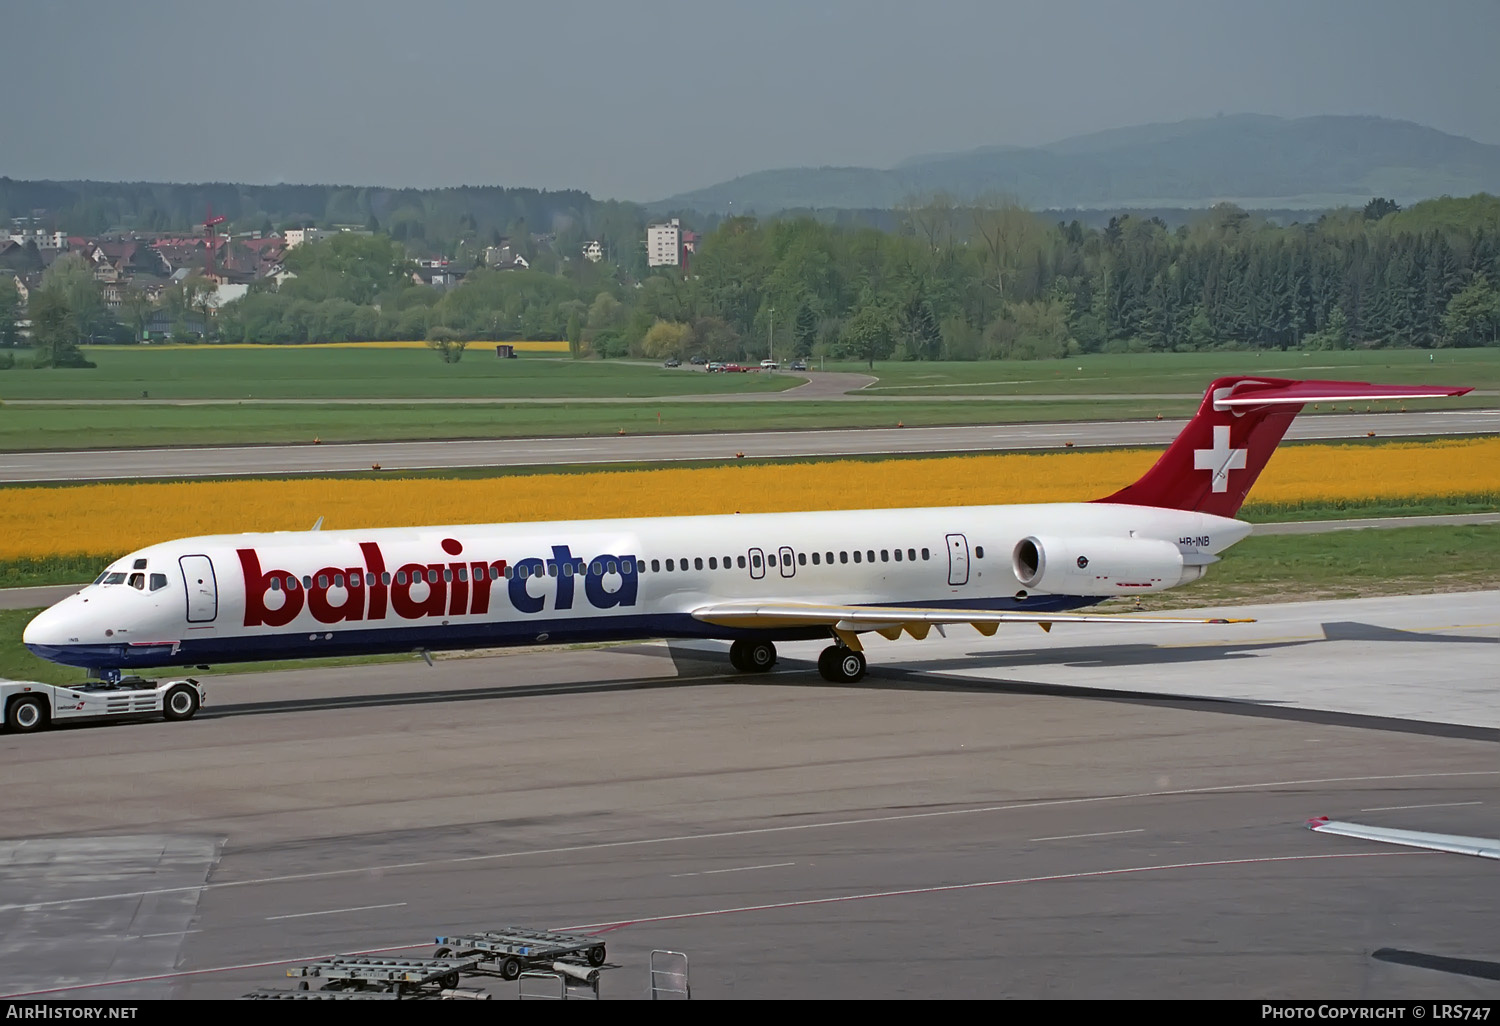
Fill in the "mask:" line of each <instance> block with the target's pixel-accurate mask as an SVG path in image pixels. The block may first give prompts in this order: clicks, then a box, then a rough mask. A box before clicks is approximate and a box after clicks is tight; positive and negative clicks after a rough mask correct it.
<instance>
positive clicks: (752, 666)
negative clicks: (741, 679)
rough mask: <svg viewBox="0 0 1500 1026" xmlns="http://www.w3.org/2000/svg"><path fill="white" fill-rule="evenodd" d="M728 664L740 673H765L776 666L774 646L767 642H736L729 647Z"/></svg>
mask: <svg viewBox="0 0 1500 1026" xmlns="http://www.w3.org/2000/svg"><path fill="white" fill-rule="evenodd" d="M729 662H730V663H731V664H732V665H733V666H734V668H735V669H736V670H739V671H740V672H741V673H765V672H766V671H767V670H769V669H770V668H771V667H773V666H775V665H776V646H775V645H773V644H771V643H770V642H769V641H744V640H740V641H736V642H735V643H734V644H732V645H730V646H729Z"/></svg>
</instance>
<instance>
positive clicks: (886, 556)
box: [880, 549, 891, 563]
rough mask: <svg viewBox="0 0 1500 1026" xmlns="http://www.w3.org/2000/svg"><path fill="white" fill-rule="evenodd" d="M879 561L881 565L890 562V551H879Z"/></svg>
mask: <svg viewBox="0 0 1500 1026" xmlns="http://www.w3.org/2000/svg"><path fill="white" fill-rule="evenodd" d="M880 561H881V562H882V563H889V562H890V561H891V550H890V549H881V550H880Z"/></svg>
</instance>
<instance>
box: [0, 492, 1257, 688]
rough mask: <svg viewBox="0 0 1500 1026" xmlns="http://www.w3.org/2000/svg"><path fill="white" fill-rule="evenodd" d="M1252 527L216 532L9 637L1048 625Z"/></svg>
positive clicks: (310, 642) (1199, 568)
mask: <svg viewBox="0 0 1500 1026" xmlns="http://www.w3.org/2000/svg"><path fill="white" fill-rule="evenodd" d="M1249 533H1250V525H1248V524H1245V523H1243V522H1241V521H1237V520H1232V519H1228V518H1224V517H1217V516H1212V515H1209V514H1204V513H1195V512H1184V511H1180V510H1171V509H1159V508H1153V507H1144V506H1125V505H1115V504H1106V503H1058V504H1048V505H1019V506H955V507H936V508H923V509H906V510H857V511H832V512H810V513H767V514H749V515H740V514H733V515H720V516H697V517H660V518H642V519H628V520H584V521H557V522H548V523H522V524H475V525H454V526H447V527H421V528H388V529H378V530H368V531H309V532H301V533H275V534H242V535H216V536H209V537H200V538H189V539H183V540H180V541H173V542H168V543H163V544H160V545H154V546H151V547H149V548H146V549H142V550H140V551H138V552H134V553H131V554H130V555H128V556H126V557H124V558H123V559H120V560H117V561H116V562H115V563H114V564H112V565H111V566H110V567H109V569H108V570H106V571H105V573H104V574H102V575H101V576H100V579H99V580H98V581H96V582H95V583H94V584H93V585H90V586H89V587H87V588H84V589H83V590H82V591H80V592H79V593H78V594H76V595H73V596H70V597H69V598H67V599H65V600H63V601H62V602H60V603H58V604H57V605H56V606H53V607H52V608H51V609H49V610H47V611H45V612H44V613H42V614H41V615H39V616H38V617H37V618H36V619H35V620H33V621H32V622H31V624H30V625H29V626H28V627H27V629H26V633H25V642H26V644H27V646H28V647H30V648H31V649H32V651H34V652H36V653H37V654H39V655H42V656H43V657H45V658H48V659H52V660H54V661H57V662H63V663H69V664H72V665H78V666H88V667H94V668H99V667H134V666H162V665H183V664H192V663H209V662H227V661H239V660H255V659H271V658H277V659H280V658H298V657H310V656H319V655H347V654H355V653H363V652H391V651H411V650H421V649H432V650H440V649H456V648H479V647H491V646H500V645H521V644H532V643H537V642H548V641H584V640H609V639H623V638H644V637H721V638H731V637H751V636H754V637H765V638H768V639H771V638H798V637H812V636H818V637H826V636H827V631H826V630H818V631H811V632H809V629H807V628H805V627H804V628H788V629H785V630H778V631H764V630H730V629H726V628H723V627H714V626H712V625H710V624H707V623H704V622H701V621H700V620H697V619H695V618H694V617H693V616H692V613H693V611H694V610H695V609H699V608H700V607H703V606H705V605H709V604H713V603H719V602H726V601H739V600H747V601H756V600H780V601H808V602H838V603H845V604H867V605H901V604H907V605H910V604H917V605H923V606H951V607H958V608H966V609H992V610H994V609H1010V610H1035V611H1043V612H1052V611H1060V610H1066V609H1072V608H1077V607H1079V606H1086V605H1091V604H1093V603H1096V602H1099V601H1102V600H1103V599H1105V598H1108V597H1111V596H1114V595H1132V594H1140V593H1142V592H1153V591H1160V590H1164V589H1166V588H1171V587H1174V586H1175V585H1177V584H1181V583H1184V582H1185V581H1189V580H1194V579H1196V578H1197V577H1199V576H1201V574H1202V572H1203V568H1204V566H1205V565H1206V564H1208V563H1211V562H1213V560H1214V558H1215V557H1216V556H1217V554H1218V553H1219V552H1222V551H1223V550H1224V549H1225V548H1227V547H1228V546H1230V545H1232V544H1234V543H1235V542H1237V541H1239V540H1241V539H1242V538H1244V537H1245V536H1246V535H1248V534H1249ZM1028 546H1029V547H1028ZM1022 550H1024V558H1023V551H1022ZM1028 561H1029V562H1028ZM1037 563H1045V567H1042V566H1037V565H1035V564H1037Z"/></svg>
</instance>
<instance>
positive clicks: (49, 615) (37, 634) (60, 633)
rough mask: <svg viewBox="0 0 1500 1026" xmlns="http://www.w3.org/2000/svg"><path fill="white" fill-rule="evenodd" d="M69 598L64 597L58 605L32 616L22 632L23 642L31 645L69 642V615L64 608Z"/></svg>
mask: <svg viewBox="0 0 1500 1026" xmlns="http://www.w3.org/2000/svg"><path fill="white" fill-rule="evenodd" d="M68 601H69V600H68V599H63V600H62V601H61V602H59V603H58V604H57V605H55V606H52V607H50V608H48V609H44V610H42V611H41V612H40V613H38V614H37V615H36V616H34V617H32V618H31V622H30V623H28V624H27V625H26V629H25V630H24V631H22V632H21V643H22V644H24V645H26V646H28V647H29V646H31V645H62V644H65V643H66V642H67V635H66V633H65V632H66V631H67V629H68V622H67V621H68V616H67V611H66V609H65V608H64V607H65V606H66V605H67V604H68Z"/></svg>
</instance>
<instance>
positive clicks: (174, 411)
mask: <svg viewBox="0 0 1500 1026" xmlns="http://www.w3.org/2000/svg"><path fill="white" fill-rule="evenodd" d="M746 376H748V375H736V377H746ZM704 377H713V378H717V377H719V375H717V374H715V375H704ZM1195 407H1196V404H1195V403H1193V402H1184V401H1172V400H1166V401H1160V402H1158V401H1154V400H1148V401H1125V402H1058V403H1026V404H1024V405H1022V404H1005V403H997V402H994V401H983V400H980V401H959V400H942V399H934V400H932V401H930V402H917V403H881V402H860V403H851V402H839V401H832V402H818V401H808V402H800V401H799V402H793V401H787V402H745V403H736V402H732V401H725V402H713V403H673V402H672V401H671V400H670V399H664V400H662V401H661V402H647V403H536V404H525V405H519V404H517V405H508V404H505V403H483V404H480V403H463V402H460V401H454V402H446V403H425V404H420V405H411V404H408V405H399V404H392V405H387V404H383V403H382V404H371V405H367V404H349V405H342V404H330V405H316V404H296V405H293V404H276V403H266V404H261V403H252V404H249V405H244V404H228V405H218V404H215V405H210V406H191V405H183V406H167V405H155V404H150V405H148V404H141V405H138V406H136V405H130V404H123V403H122V404H111V405H87V404H84V405H66V406H14V405H12V406H5V407H0V451H12V452H17V451H22V450H30V449H117V448H128V447H132V446H145V447H150V446H174V445H237V444H249V443H257V442H259V443H267V442H311V441H312V440H313V439H314V438H317V439H320V440H321V441H324V442H355V441H382V440H388V441H397V440H410V439H452V438H541V437H548V436H578V435H617V434H619V433H620V431H621V430H624V431H625V432H626V433H627V434H659V433H683V432H688V433H691V432H708V431H728V430H742V431H760V430H788V429H799V428H800V429H812V428H864V427H895V426H896V425H897V424H905V425H906V426H908V427H930V426H937V425H949V424H1013V423H1020V422H1026V421H1068V420H1140V419H1150V418H1152V417H1155V416H1156V415H1157V414H1158V413H1159V414H1161V415H1162V416H1164V417H1185V416H1187V415H1188V414H1190V413H1191V412H1192V411H1193V409H1194V408H1195ZM658 415H659V416H658ZM705 455H715V454H705ZM716 455H721V456H733V455H734V454H733V453H732V452H724V453H718V454H716Z"/></svg>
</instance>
